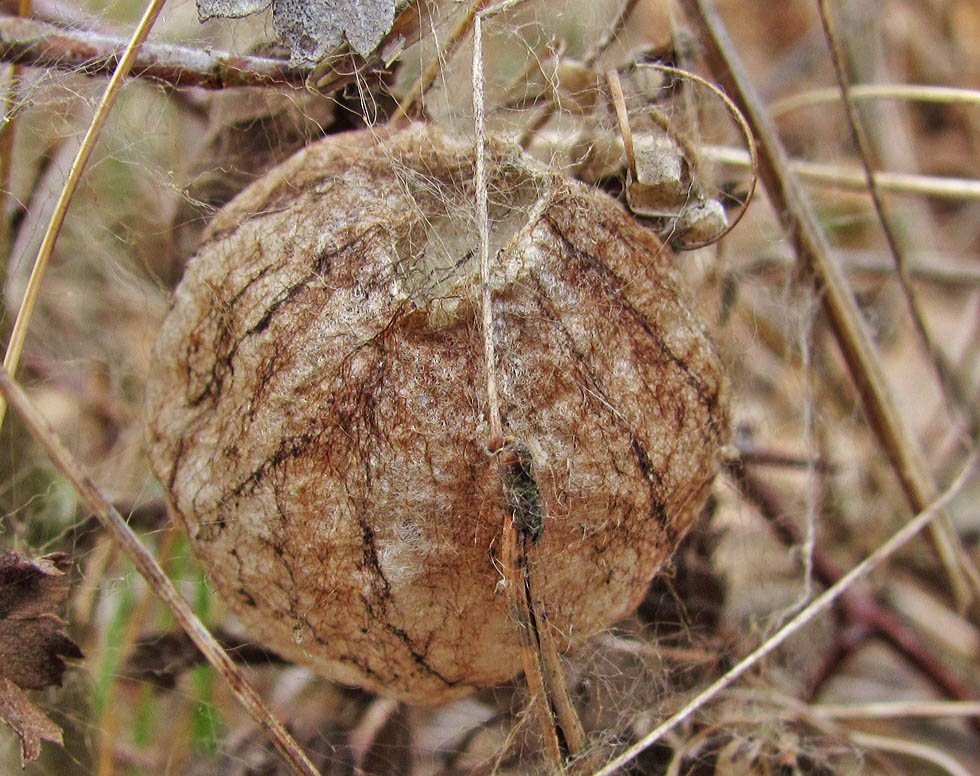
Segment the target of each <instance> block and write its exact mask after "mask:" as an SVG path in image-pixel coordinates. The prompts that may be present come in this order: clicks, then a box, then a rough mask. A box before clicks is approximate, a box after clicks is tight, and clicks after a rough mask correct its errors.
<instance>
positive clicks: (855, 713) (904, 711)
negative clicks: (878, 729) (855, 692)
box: [807, 701, 980, 719]
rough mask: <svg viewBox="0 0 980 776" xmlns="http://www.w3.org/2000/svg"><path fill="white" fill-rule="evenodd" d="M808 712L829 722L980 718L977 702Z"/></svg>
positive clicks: (817, 706) (825, 706) (821, 707)
mask: <svg viewBox="0 0 980 776" xmlns="http://www.w3.org/2000/svg"><path fill="white" fill-rule="evenodd" d="M807 710H808V711H809V712H810V713H811V714H813V715H814V716H816V717H827V718H828V719H907V718H908V717H980V702H978V701H879V702H877V703H813V704H810V706H808V707H807Z"/></svg>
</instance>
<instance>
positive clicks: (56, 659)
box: [0, 552, 82, 763]
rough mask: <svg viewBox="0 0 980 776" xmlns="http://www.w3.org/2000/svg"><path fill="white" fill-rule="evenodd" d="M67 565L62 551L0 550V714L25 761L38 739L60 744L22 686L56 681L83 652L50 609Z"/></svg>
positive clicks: (60, 595) (64, 587) (61, 591)
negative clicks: (26, 553)
mask: <svg viewBox="0 0 980 776" xmlns="http://www.w3.org/2000/svg"><path fill="white" fill-rule="evenodd" d="M68 566H69V561H68V556H67V555H66V554H65V553H62V552H59V553H52V554H51V555H45V556H43V557H41V558H38V559H37V560H34V561H26V560H23V559H22V558H21V557H20V556H19V555H18V554H17V553H16V552H5V553H4V554H3V555H0V719H2V720H3V721H4V722H6V723H7V724H8V725H10V726H11V727H12V728H13V729H14V730H15V731H16V732H17V735H19V736H20V740H21V754H22V757H23V761H24V762H25V763H27V762H31V761H32V760H35V759H37V757H38V755H39V754H40V752H41V739H42V738H43V739H45V740H47V741H54V742H55V743H58V744H60V743H61V729H60V728H59V727H58V726H57V725H56V724H54V723H53V722H52V721H51V720H50V719H48V718H47V717H46V716H45V715H44V713H43V712H41V710H40V709H38V708H37V707H36V706H35V705H34V704H33V703H32V702H31V700H30V698H28V697H27V694H26V693H25V692H24V690H27V689H30V690H36V689H40V688H42V687H47V686H49V685H52V684H56V685H59V686H60V685H61V677H62V674H64V672H65V668H66V665H65V658H80V657H82V651H81V650H80V649H79V648H78V645H76V644H75V642H73V641H72V640H71V639H70V638H68V636H67V635H65V632H64V628H65V623H64V621H63V620H62V619H60V618H59V617H56V616H55V615H53V614H51V610H52V609H54V608H56V607H57V606H58V605H60V604H61V602H62V601H64V599H65V596H66V595H67V594H68V578H67V577H66V576H65V571H66V570H67V568H68Z"/></svg>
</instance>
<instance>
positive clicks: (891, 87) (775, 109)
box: [769, 84, 980, 118]
mask: <svg viewBox="0 0 980 776" xmlns="http://www.w3.org/2000/svg"><path fill="white" fill-rule="evenodd" d="M848 92H849V94H850V98H851V99H852V100H911V101H915V102H931V103H936V104H940V105H980V89H961V88H958V87H954V86H932V85H927V84H851V85H850V87H849V89H848ZM840 98H841V94H840V89H839V88H835V87H832V86H830V87H827V88H825V89H810V90H808V91H805V92H802V93H800V94H794V95H792V96H791V97H784V98H782V99H780V100H776V101H775V102H773V103H771V104H770V105H769V112H770V113H771V114H772V116H773V117H774V118H778V117H781V116H785V115H786V114H787V113H791V112H793V111H796V110H800V109H801V108H809V107H813V106H815V105H821V104H823V103H828V102H837V101H838V100H840Z"/></svg>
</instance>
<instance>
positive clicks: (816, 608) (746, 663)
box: [594, 454, 977, 776]
mask: <svg viewBox="0 0 980 776" xmlns="http://www.w3.org/2000/svg"><path fill="white" fill-rule="evenodd" d="M976 463H977V456H976V454H973V455H972V456H970V458H969V460H968V461H967V463H966V465H965V466H964V467H963V469H962V471H960V473H959V475H958V476H957V477H956V479H955V481H954V482H953V484H952V485H950V486H949V489H948V490H947V491H946V492H945V493H944V494H943V495H942V496H941V497H940V498H938V499H936V500H935V501H934V502H933V503H931V504H929V505H928V506H927V507H926V508H925V509H924V510H922V512H920V513H919V514H918V515H916V516H915V517H914V518H913V519H912V520H910V521H909V522H908V523H906V524H905V525H904V526H902V528H900V529H899V530H898V531H896V532H895V534H893V535H892V537H891V538H890V539H888V541H886V542H885V543H884V544H882V545H881V546H880V547H879V548H878V549H877V550H875V551H874V552H873V553H871V555H869V556H868V557H867V558H865V559H864V560H863V561H861V562H860V563H859V564H858V565H856V566H855V567H854V568H853V569H851V570H850V571H849V572H847V574H845V575H844V576H842V577H841V578H840V581H838V582H837V584H835V585H833V586H831V587H829V588H828V589H827V590H825V591H824V592H823V593H821V594H820V595H819V596H817V597H816V598H815V599H814V600H813V602H812V603H811V604H810V605H809V606H807V607H806V608H805V609H803V610H802V611H801V612H800V613H799V614H797V615H796V616H795V617H794V618H793V619H792V620H790V621H789V622H787V623H786V625H784V626H783V627H782V628H780V629H779V630H778V631H777V632H776V633H774V634H773V635H772V636H771V637H770V638H768V639H766V641H765V642H764V643H763V644H761V645H760V646H759V647H758V648H757V649H755V650H754V651H753V652H751V653H750V654H749V655H747V656H746V657H744V658H742V660H740V661H739V662H738V663H737V664H736V665H735V666H734V667H733V668H732V669H731V670H729V671H728V672H727V673H726V674H725V675H724V676H722V677H720V678H719V679H718V680H717V681H715V682H714V683H713V684H711V686H709V687H708V688H707V689H705V690H703V691H702V692H700V693H698V695H697V696H696V697H695V698H694V699H693V700H692V701H690V702H689V703H688V704H686V705H685V706H684V708H682V709H681V710H680V711H678V712H677V713H676V714H674V715H673V716H672V717H670V719H668V720H666V721H665V722H663V723H662V724H661V725H659V726H658V727H657V728H655V729H654V730H652V731H651V732H650V733H648V734H647V735H645V736H644V737H643V738H641V739H640V740H639V741H637V742H636V743H635V744H634V745H633V746H631V747H630V748H629V749H627V750H626V751H625V752H623V754H621V755H620V756H619V757H617V758H616V759H615V760H612V761H611V762H610V763H609V764H608V765H606V766H605V767H604V768H602V769H601V770H600V771H598V772H596V773H595V774H594V776H610V774H612V773H615V772H616V771H617V770H618V769H619V768H622V767H623V766H624V765H626V764H627V763H629V762H632V761H633V760H634V759H635V758H636V757H637V755H639V754H640V753H641V752H643V751H644V750H646V749H648V748H649V747H651V746H653V744H655V743H656V742H657V741H659V740H660V739H662V738H663V737H664V736H665V735H666V734H667V733H669V732H670V731H671V730H673V729H674V728H675V727H677V726H678V725H679V724H680V723H681V722H683V721H684V720H686V719H687V718H688V717H690V716H691V715H692V714H694V712H696V711H697V710H698V709H700V708H701V707H702V706H704V705H705V704H706V703H707V702H708V701H710V700H712V699H713V698H714V697H715V696H717V695H718V694H719V693H720V692H721V691H722V690H724V689H725V688H726V687H728V686H729V685H731V684H732V683H733V682H734V681H735V680H736V679H738V678H739V677H740V676H742V675H743V674H744V673H745V672H746V671H748V670H749V669H750V668H752V667H753V666H755V665H756V664H757V663H758V662H759V661H760V660H762V658H764V657H766V655H768V654H770V653H771V652H773V651H774V650H775V649H776V648H777V647H779V646H780V645H781V644H783V643H784V642H785V641H786V640H787V639H788V638H790V637H791V636H793V635H795V634H796V633H798V632H799V631H800V630H802V629H803V628H804V627H805V626H806V625H808V624H809V623H810V622H811V621H812V620H813V619H814V618H816V617H817V616H818V615H820V614H823V613H824V612H825V611H827V610H828V609H829V608H830V607H831V606H833V604H834V602H835V601H836V600H837V599H838V598H840V597H841V596H842V595H843V594H844V593H845V592H847V590H849V589H850V588H851V586H852V585H853V584H854V583H855V582H856V581H857V580H858V579H860V578H861V577H864V576H866V575H867V574H868V573H870V572H871V571H873V570H874V569H875V568H877V567H878V566H879V565H881V563H882V562H884V561H885V560H887V559H888V558H889V557H890V556H891V555H892V554H894V553H895V552H896V551H897V550H899V549H900V548H901V547H902V546H903V545H905V544H906V543H907V542H909V541H911V540H912V539H913V538H914V537H915V536H916V535H917V534H918V533H919V532H920V531H922V530H923V529H924V528H926V527H927V526H928V525H930V524H931V523H932V522H933V521H934V520H936V519H937V518H938V516H939V515H941V514H942V511H943V510H944V509H945V507H946V505H947V504H949V502H950V501H952V499H953V497H954V496H956V494H957V493H959V492H960V490H961V489H962V487H963V486H964V485H965V484H966V483H967V481H968V480H969V479H970V476H971V475H972V474H973V470H974V468H975V466H976Z"/></svg>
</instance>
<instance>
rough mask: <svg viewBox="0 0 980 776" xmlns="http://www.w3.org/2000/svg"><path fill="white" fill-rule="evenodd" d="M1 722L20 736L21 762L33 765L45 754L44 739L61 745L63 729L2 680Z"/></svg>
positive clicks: (20, 692)
mask: <svg viewBox="0 0 980 776" xmlns="http://www.w3.org/2000/svg"><path fill="white" fill-rule="evenodd" d="M0 719H2V720H3V721H4V722H6V723H7V724H8V725H10V727H12V728H13V729H14V731H15V732H16V733H17V735H18V736H20V747H21V750H20V751H21V759H22V761H23V762H24V763H29V762H33V761H34V760H36V759H37V758H38V757H39V756H40V754H41V739H42V738H43V739H44V740H45V741H52V742H54V743H56V744H60V743H61V728H59V727H58V726H57V725H56V724H54V722H52V721H51V720H50V719H48V718H47V717H46V716H44V714H43V713H42V712H41V710H40V709H38V707H37V706H35V705H34V704H33V703H31V699H30V698H28V697H27V693H25V692H24V691H23V690H22V689H20V687H18V686H17V685H16V684H14V683H13V682H12V681H10V680H9V679H7V678H6V677H2V676H0Z"/></svg>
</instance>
